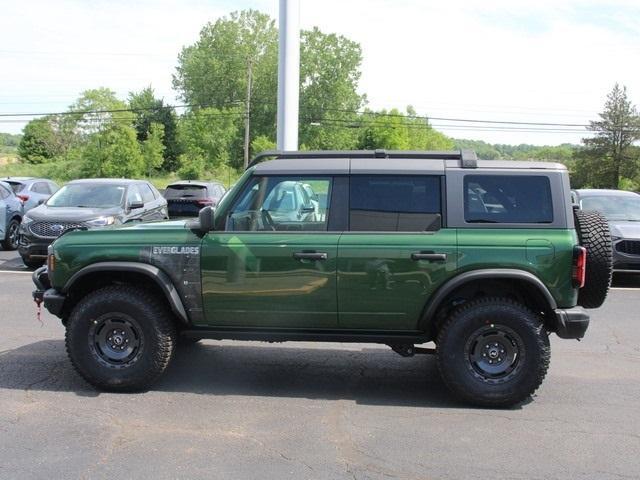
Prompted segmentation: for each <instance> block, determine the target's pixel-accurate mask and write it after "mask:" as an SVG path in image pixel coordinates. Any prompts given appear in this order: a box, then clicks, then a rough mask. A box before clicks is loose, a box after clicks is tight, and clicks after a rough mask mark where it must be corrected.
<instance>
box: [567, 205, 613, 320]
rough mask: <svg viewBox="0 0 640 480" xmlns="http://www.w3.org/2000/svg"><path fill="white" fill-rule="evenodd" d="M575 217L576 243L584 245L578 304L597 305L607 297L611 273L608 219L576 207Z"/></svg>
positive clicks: (596, 306) (586, 306)
mask: <svg viewBox="0 0 640 480" xmlns="http://www.w3.org/2000/svg"><path fill="white" fill-rule="evenodd" d="M575 220H576V230H577V231H578V238H579V239H580V245H582V246H583V247H585V248H586V249H587V270H586V278H585V283H584V287H583V288H581V289H580V292H579V293H578V305H582V306H583V307H584V308H598V307H599V306H601V305H602V304H603V303H604V300H605V299H606V298H607V294H608V293H609V287H610V286H611V276H612V274H613V248H612V246H611V232H610V231H609V223H608V222H607V219H606V218H605V217H604V216H603V215H602V214H601V213H600V212H595V211H590V210H576V211H575Z"/></svg>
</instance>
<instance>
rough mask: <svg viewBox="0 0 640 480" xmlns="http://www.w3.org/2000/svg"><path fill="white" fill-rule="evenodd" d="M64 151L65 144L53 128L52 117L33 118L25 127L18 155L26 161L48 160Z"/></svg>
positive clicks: (42, 161)
mask: <svg viewBox="0 0 640 480" xmlns="http://www.w3.org/2000/svg"><path fill="white" fill-rule="evenodd" d="M63 151H64V146H63V145H62V142H61V139H60V137H59V135H58V134H57V132H56V131H55V130H54V128H53V125H52V118H51V117H43V118H37V119H34V120H31V121H30V122H29V123H27V125H26V126H25V127H24V130H23V135H22V139H21V140H20V144H19V145H18V155H20V158H21V159H22V160H24V161H25V162H27V163H44V162H48V161H50V160H51V159H53V158H54V157H55V156H56V155H60V154H61V153H62V152H63Z"/></svg>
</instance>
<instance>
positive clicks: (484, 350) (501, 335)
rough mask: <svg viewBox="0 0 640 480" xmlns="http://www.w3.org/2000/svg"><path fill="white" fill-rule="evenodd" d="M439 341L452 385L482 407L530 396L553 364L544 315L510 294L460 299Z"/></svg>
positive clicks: (440, 358)
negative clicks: (509, 296)
mask: <svg viewBox="0 0 640 480" xmlns="http://www.w3.org/2000/svg"><path fill="white" fill-rule="evenodd" d="M436 343H437V352H438V368H439V370H440V373H441V375H442V378H443V380H444V382H445V384H446V385H447V387H449V389H450V390H451V391H452V392H453V393H455V394H456V395H457V396H459V397H460V398H462V399H463V400H465V401H467V402H469V403H472V404H475V405H479V406H483V407H507V406H511V405H514V404H517V403H520V402H522V401H524V400H526V399H527V398H529V397H530V396H531V395H532V394H533V393H534V392H535V391H536V389H537V388H538V387H539V386H540V384H541V383H542V381H543V379H544V377H545V375H546V373H547V370H548V368H549V358H550V355H551V351H550V347H549V338H548V334H547V332H546V331H545V329H544V327H543V324H542V321H541V319H540V318H539V317H538V316H537V315H536V314H534V313H533V312H532V311H530V310H529V309H528V308H527V307H525V306H524V305H522V304H520V303H517V302H515V301H513V300H510V299H506V298H481V299H478V300H472V301H469V302H467V303H465V304H463V305H461V306H460V307H458V308H457V309H456V310H455V311H454V312H453V314H452V315H451V316H450V317H449V318H448V319H447V321H446V322H445V323H444V325H443V326H442V327H441V329H440V331H439V332H438V338H437V342H436Z"/></svg>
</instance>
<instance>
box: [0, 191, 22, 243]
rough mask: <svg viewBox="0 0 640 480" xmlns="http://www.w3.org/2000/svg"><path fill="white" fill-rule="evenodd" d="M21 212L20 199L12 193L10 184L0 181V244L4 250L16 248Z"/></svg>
mask: <svg viewBox="0 0 640 480" xmlns="http://www.w3.org/2000/svg"><path fill="white" fill-rule="evenodd" d="M22 212H23V206H22V201H21V200H20V199H19V198H18V197H16V195H15V193H13V189H12V188H11V185H9V184H8V183H6V182H3V181H0V246H2V248H3V249H4V250H15V249H16V248H18V230H19V228H20V222H21V221H22Z"/></svg>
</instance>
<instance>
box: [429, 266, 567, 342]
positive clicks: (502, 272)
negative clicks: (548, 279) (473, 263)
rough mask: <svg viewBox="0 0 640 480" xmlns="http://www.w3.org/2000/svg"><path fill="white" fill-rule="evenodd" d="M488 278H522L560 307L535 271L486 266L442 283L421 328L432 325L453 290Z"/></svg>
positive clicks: (549, 302)
mask: <svg viewBox="0 0 640 480" xmlns="http://www.w3.org/2000/svg"><path fill="white" fill-rule="evenodd" d="M487 279H502V280H522V281H525V282H527V283H528V284H529V285H531V286H532V287H533V288H535V289H536V290H537V291H538V292H539V293H540V294H541V295H542V296H543V297H544V299H545V300H546V302H547V304H548V305H549V309H550V310H555V309H556V308H558V305H557V303H556V299H555V298H553V295H552V294H551V292H550V291H549V289H548V288H547V286H546V285H545V284H544V283H543V282H542V280H540V279H539V278H538V277H536V276H535V275H534V274H533V273H531V272H527V271H525V270H518V269H513V268H486V269H480V270H471V271H468V272H464V273H461V274H459V275H457V276H455V277H453V278H452V279H450V280H449V281H447V282H446V283H445V284H444V285H442V286H441V287H440V288H439V289H438V290H437V291H436V293H435V294H434V295H433V296H432V298H431V300H430V301H429V302H428V303H427V305H426V306H425V309H424V313H423V314H422V318H421V319H420V330H423V331H427V330H428V329H429V328H430V327H431V322H432V320H433V318H434V316H435V313H436V312H437V311H438V308H439V307H440V305H441V304H442V302H443V301H444V299H445V298H447V296H448V295H449V294H450V293H451V292H453V291H454V290H455V289H456V288H458V287H461V286H463V285H464V284H465V283H469V282H472V281H474V280H487Z"/></svg>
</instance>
